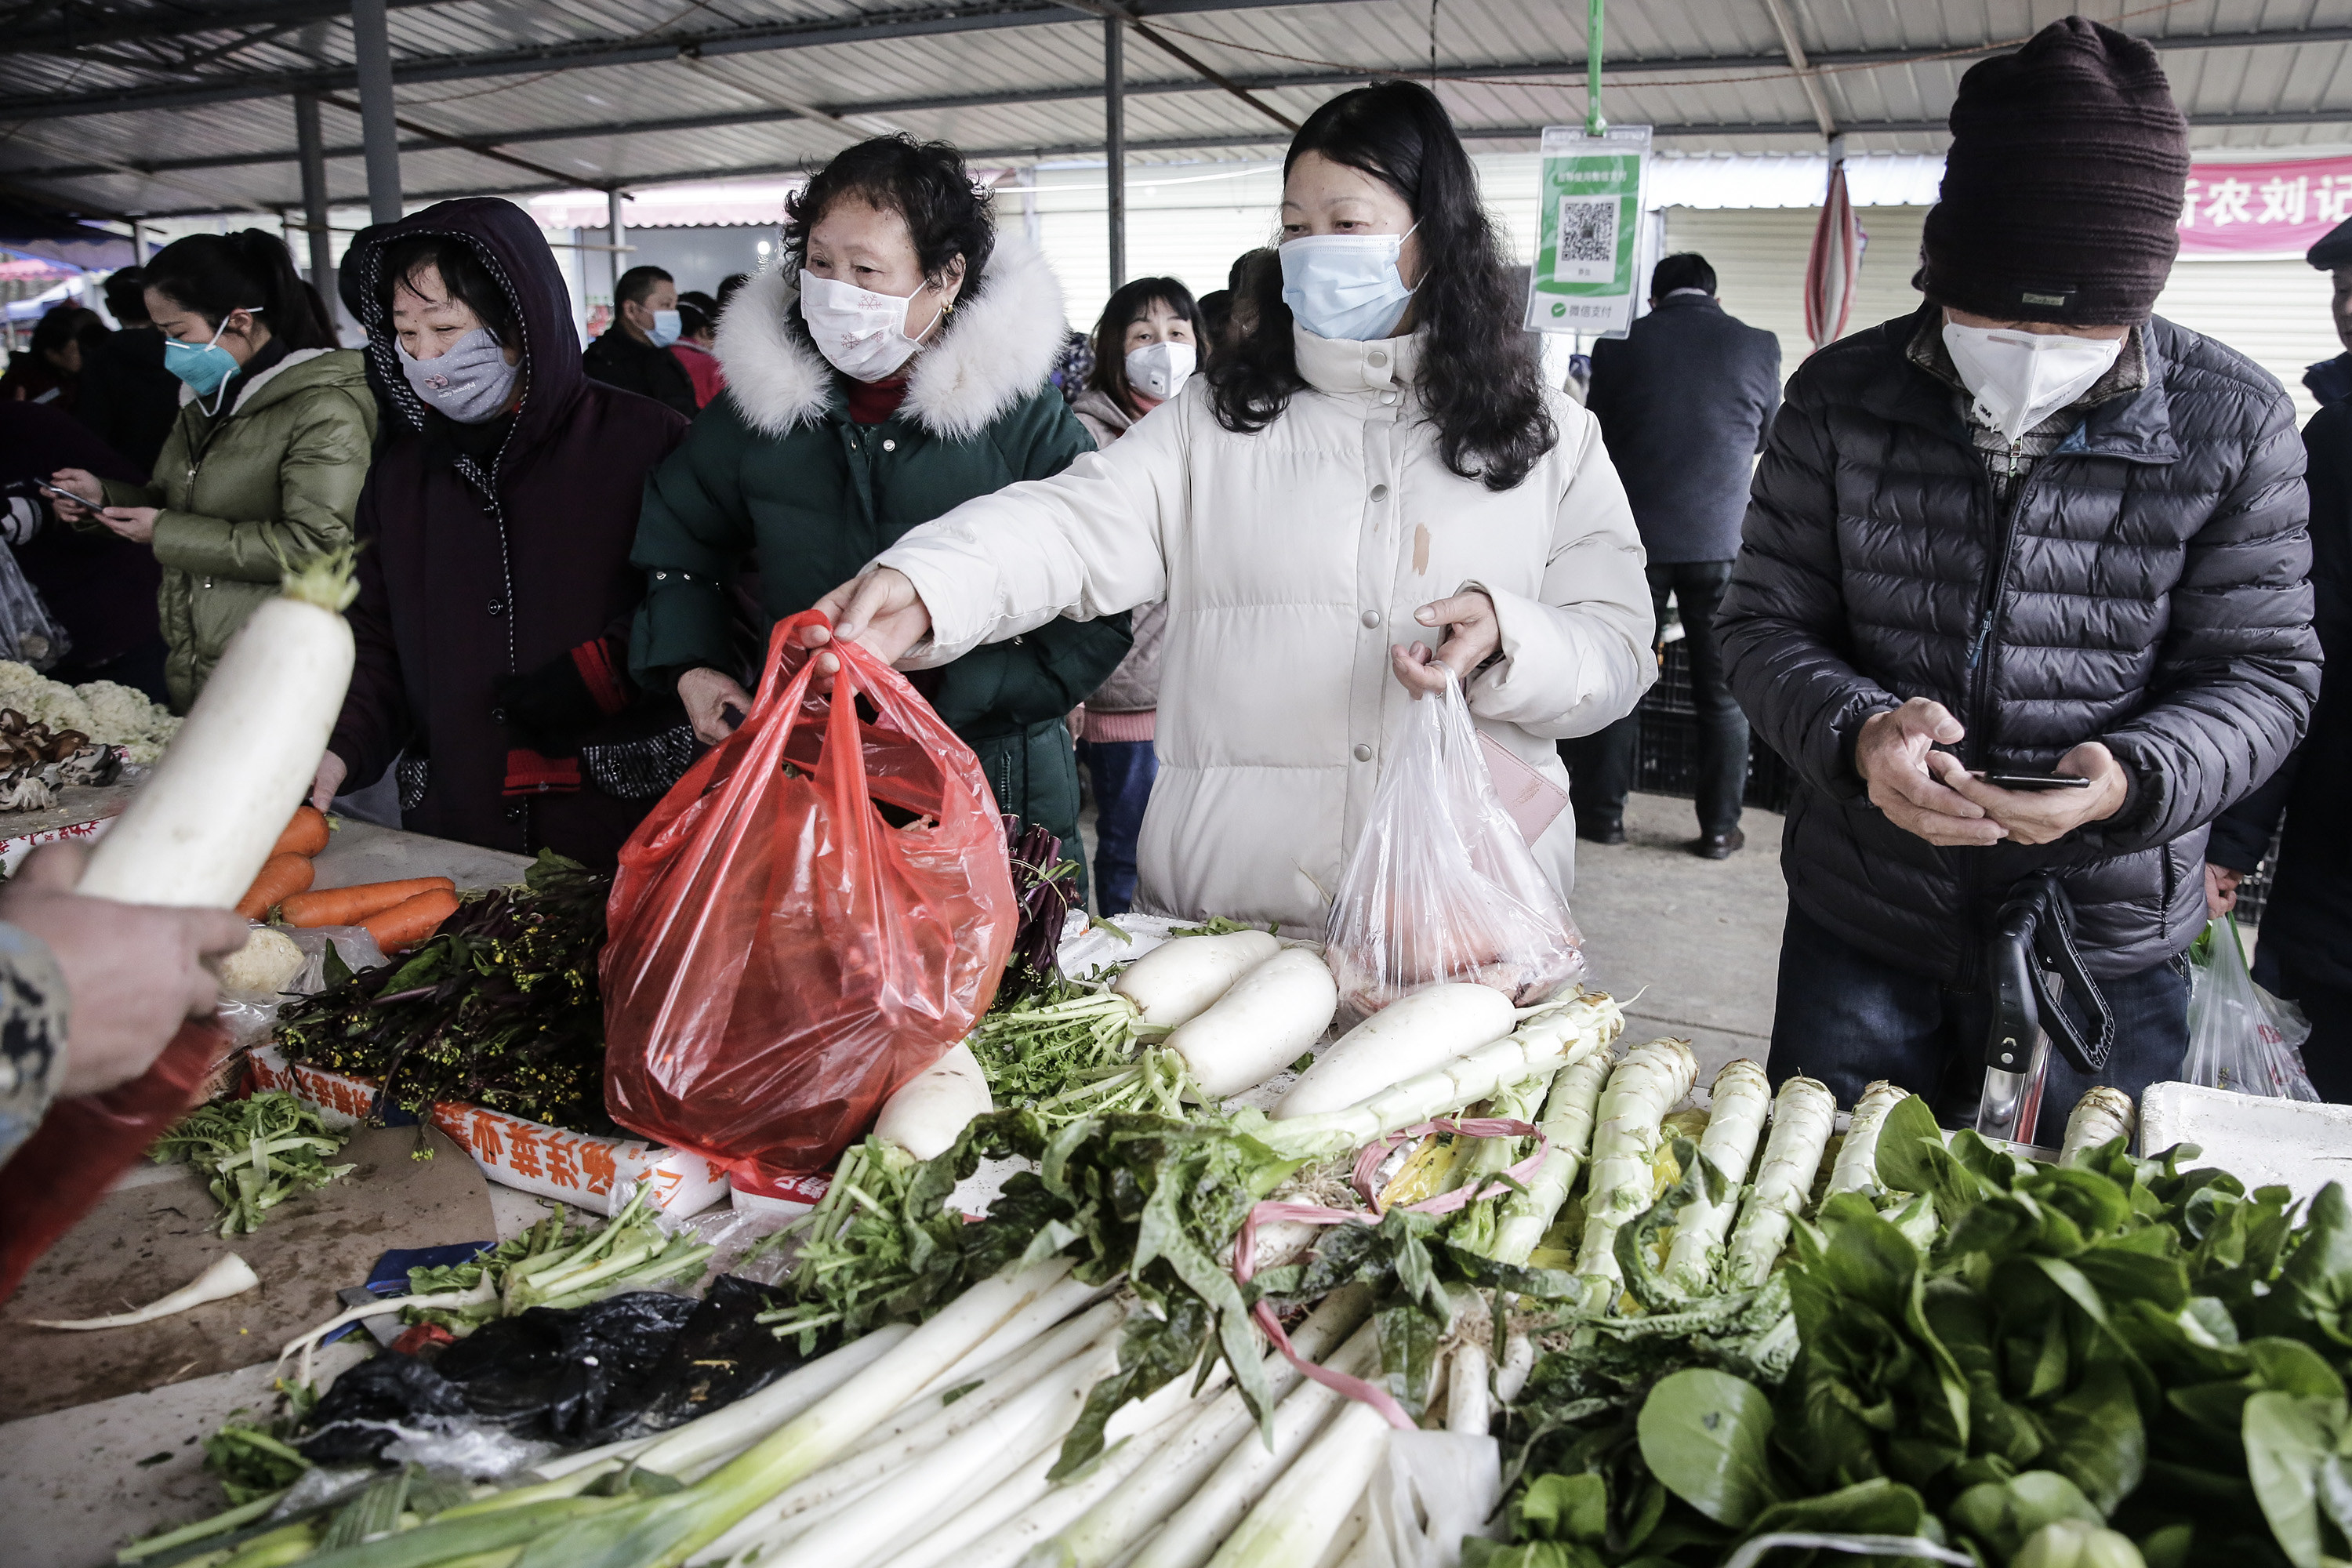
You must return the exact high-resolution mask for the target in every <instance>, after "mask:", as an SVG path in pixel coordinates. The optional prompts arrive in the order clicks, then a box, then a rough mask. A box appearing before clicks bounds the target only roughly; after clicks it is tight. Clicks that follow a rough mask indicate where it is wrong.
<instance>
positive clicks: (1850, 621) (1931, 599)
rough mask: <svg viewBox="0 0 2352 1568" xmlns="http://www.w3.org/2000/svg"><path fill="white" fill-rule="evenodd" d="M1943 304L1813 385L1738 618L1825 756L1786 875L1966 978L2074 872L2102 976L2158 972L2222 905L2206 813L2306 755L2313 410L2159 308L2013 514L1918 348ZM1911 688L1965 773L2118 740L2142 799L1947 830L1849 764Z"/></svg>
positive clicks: (1768, 713) (1829, 352) (1726, 635)
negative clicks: (2009, 825) (2023, 827)
mask: <svg viewBox="0 0 2352 1568" xmlns="http://www.w3.org/2000/svg"><path fill="white" fill-rule="evenodd" d="M1927 309H1933V307H1927ZM1920 320H1921V319H1920V317H1918V316H1916V315H1915V316H1908V317H1905V318H1903V319H1901V320H1899V321H1889V322H1886V323H1885V324H1884V325H1882V326H1878V327H1875V328H1873V329H1871V330H1870V331H1865V332H1861V333H1857V334H1855V335H1854V336H1853V337H1850V338H1848V339H1846V340H1844V341H1843V342H1839V343H1836V344H1834V345H1832V346H1831V347H1829V348H1826V349H1824V350H1822V352H1820V353H1816V354H1814V355H1813V357H1812V358H1811V359H1810V360H1808V361H1806V362H1805V363H1804V365H1803V367H1802V368H1801V369H1800V370H1799V371H1798V372H1797V374H1796V375H1795V376H1794V377H1793V378H1792V379H1791V380H1790V384H1789V389H1788V401H1787V402H1786V403H1785V404H1784V405H1783V406H1782V408H1781V411H1780V418H1779V420H1778V422H1777V423H1776V424H1775V425H1774V426H1773V431H1772V439H1771V444H1770V446H1769V447H1768V449H1767V450H1766V452H1765V455H1764V458H1763V460H1762V462H1761V463H1760V464H1759V467H1758V468H1757V472H1756V482H1755V489H1754V492H1753V496H1752V499H1751V500H1750V503H1749V507H1748V521H1747V526H1746V531H1745V535H1744V538H1743V541H1742V545H1741V550H1740V554H1739V561H1738V566H1737V567H1736V568H1735V570H1734V572H1733V574H1732V582H1731V589H1730V592H1729V594H1728V595H1727V597H1726V598H1725V600H1724V603H1723V610H1722V614H1721V617H1720V619H1719V620H1718V622H1717V626H1718V627H1719V630H1720V635H1721V637H1722V638H1723V650H1724V657H1725V659H1726V661H1727V664H1728V667H1729V674H1730V681H1731V687H1732V690H1733V691H1734V693H1735V694H1736V695H1737V696H1738V699H1739V703H1740V706H1741V707H1743V708H1745V709H1746V710H1748V718H1749V720H1750V721H1753V722H1754V723H1755V725H1756V726H1757V728H1758V729H1759V730H1760V731H1762V732H1763V734H1764V736H1765V738H1766V739H1767V740H1769V742H1771V744H1772V746H1773V747H1774V749H1776V750H1777V751H1779V752H1780V754H1781V755H1782V756H1783V757H1785V758H1786V759H1788V761H1789V763H1790V765H1791V766H1792V767H1793V768H1795V769H1796V771H1797V772H1798V773H1800V774H1801V777H1802V780H1803V784H1802V786H1801V788H1800V789H1799V790H1798V792H1797V797H1796V799H1795V800H1794V801H1793V802H1792V803H1791V805H1790V810H1789V817H1788V823H1787V826H1786V828H1785V831H1784V834H1783V837H1782V851H1781V868H1782V871H1783V874H1784V875H1785V876H1786V878H1787V879H1788V883H1789V894H1790V898H1791V899H1793V900H1795V901H1796V903H1797V904H1798V906H1799V907H1800V908H1801V909H1802V910H1804V911H1805V912H1806V913H1807V914H1809V915H1811V917H1812V918H1813V919H1815V920H1816V921H1820V922H1821V923H1822V925H1824V926H1826V927H1828V928H1829V929H1830V930H1831V931H1835V932H1836V933H1837V934H1838V935H1839V936H1841V937H1842V938H1843V939H1844V940H1845V941H1846V942H1850V943H1852V944H1853V946H1855V947H1857V948H1859V949H1861V950H1863V951H1864V952H1867V953H1870V954H1872V955H1873V956H1874V957H1876V958H1878V959H1879V960H1881V961H1882V962H1884V963H1889V964H1892V965H1895V966H1897V967H1900V968H1903V969H1906V970H1909V971H1912V972H1914V973H1921V974H1932V975H1936V976H1938V977H1941V978H1943V979H1944V980H1946V981H1948V982H1955V983H1958V984H1969V982H1970V981H1971V980H1972V978H1973V974H1974V970H1975V965H1976V962H1977V954H1978V952H1979V950H1980V948H1981V946H1982V942H1983V937H1984V933H1985V931H1986V929H1987V928H1988V927H1989V926H1990V923H1991V920H1992V917H1993V915H1994V913H1995V911H1996V910H1998V908H1999V906H2000V901H2001V899H2002V897H2003V895H2004V894H2005V893H2006V892H2007V891H2008V889H2010V888H2011V886H2012V885H2013V884H2014V883H2015V882H2016V881H2017V880H2018V879H2019V878H2021V876H2023V875H2024V874H2025V873H2027V872H2028V871H2032V870H2034V869H2037V868H2042V867H2051V866H2054V867H2063V868H2068V874H2067V876H2066V888H2067V891H2068V892H2069V893H2070V894H2071V895H2072V896H2073V898H2074V903H2075V907H2076V910H2077V913H2078V916H2079V921H2078V926H2079V932H2080V935H2081V938H2082V940H2083V943H2084V948H2085V949H2086V957H2087V958H2088V960H2089V963H2090V968H2091V970H2092V972H2093V973H2095V974H2098V975H2102V976H2113V975H2118V974H2127V973H2134V972H2136V971H2137V970H2141V969H2145V968H2147V966H2148V965H2150V964H2152V963H2158V962H2159V961H2161V960H2163V959H2166V958H2168V957H2170V956H2171V955H2173V954H2174V953H2177V952H2179V951H2180V950H2181V949H2182V948H2183V947H2185V946H2186V945H2187V944H2188V943H2189V941H2190V940H2191V939H2192V938H2194V937H2195V936H2196V935H2197V933H2198V931H2200V930H2201V929H2202V927H2203V924H2204V883H2203V876H2202V866H2201V862H2202V860H2203V858H2204V847H2205V829H2206V825H2207V824H2208V823H2210V821H2211V820H2212V819H2213V818H2214V817H2215V816H2217V815H2219V814H2220V813H2221V811H2222V810H2223V809H2224V808H2225V807H2227V806H2228V805H2231V802H2233V801H2235V800H2237V799H2238V798H2239V797H2241V796H2242V795H2245V794H2246V793H2247V792H2248V791H2250V790H2252V789H2253V788H2254V787H2255V786H2256V785H2257V784H2261V783H2262V782H2263V779H2265V778H2267V777H2268V776H2269V775H2270V773H2271V772H2272V771H2273V769H2275V768H2276V767H2277V766H2278V765H2279V763H2281V762H2282V761H2283V760H2284V758H2285V757H2286V755H2287V753H2288V752H2290V751H2292V750H2293V749H2294V744H2295V742H2296V740H2297V738H2298V737H2299V736H2300V735H2301V734H2302V732H2303V730H2304V726H2305V722H2306V721H2308V719H2309V717H2310V713H2311V707H2312V701H2313V699H2314V696H2315V693H2316V692H2317V689H2318V685H2319V644H2318V640H2317V638H2316V637H2315V635H2314V634H2313V631H2312V626H2311V616H2312V597H2311V589H2310V587H2309V585H2308V584H2307V583H2306V582H2305V576H2306V574H2307V571H2308V568H2309V566H2310V562H2311V546H2310V542H2309V539H2308V537H2307V536H2306V534H2305V531H2304V523H2305V512H2306V501H2305V494H2304V483H2303V464H2304V453H2303V446H2302V443H2301V442H2300V441H2299V440H2298V439H2297V438H2296V436H2295V430H2294V410H2293V405H2290V404H2289V403H2288V401H2287V398H2286V395H2285V394H2284V392H2282V391H2281V390H2280V388H2279V384H2278V383H2277V382H2276V381H2274V380H2273V379H2272V378H2271V377H2270V376H2269V375H2267V374H2264V373H2263V371H2261V370H2260V369H2258V368H2256V367H2255V366H2254V365H2253V364H2252V363H2250V362H2248V361H2247V360H2246V359H2244V358H2243V357H2242V356H2241V355H2239V354H2237V353H2233V352H2232V351H2231V350H2230V349H2227V348H2224V347H2223V346H2222V345H2221V344H2220V343H2218V342H2213V341H2212V340H2211V339H2210V338H2204V337H2200V336H2199V335H2198V334H2197V333H2195V332H2192V331H2188V330H2186V329H2184V328H2181V327H2178V326H2175V325H2173V324H2172V323H2171V322H2169V321H2161V320H2157V321H2150V322H2149V323H2148V325H2147V328H2146V330H2145V333H2144V342H2145V345H2146V349H2147V373H2148V374H2147V385H2146V387H2144V388H2143V389H2142V390H2140V391H2138V392H2137V393H2133V394H2130V395H2125V396H2119V397H2116V398H2114V399H2113V400H2111V401H2108V402H2105V403H2102V404H2099V405H2095V407H2093V408H2092V410H2091V412H2090V415H2089V416H2088V418H2086V419H2085V420H2084V424H2083V425H2082V426H2081V427H2080V428H2078V429H2077V430H2075V432H2074V434H2073V435H2071V436H2069V437H2067V438H2066V439H2065V440H2064V441H2063V443H2062V444H2061V445H2060V446H2059V447H2058V448H2057V449H2056V450H2055V451H2053V452H2052V453H2051V454H2050V455H2049V456H2048V457H2046V458H2042V460H2041V461H2040V462H2039V463H2038V464H2036V465H2035V467H2034V468H2033V469H2032V472H2031V473H2030V474H2029V475H2028V476H2027V477H2026V478H2025V479H2024V480H2023V481H2022V482H2021V484H2020V485H2019V486H2018V488H2017V493H2016V495H2015V497H2014V498H2013V500H2012V502H2011V504H2010V505H2009V506H2008V507H2007V508H2005V509H2004V508H2000V507H1999V506H1997V505H1996V503H1995V500H1994V497H1993V489H1992V485H1991V481H1990V479H1989V478H1988V476H1987V475H1986V472H1985V469H1984V467H1983V463H1982V460H1981V459H1980V458H1979V456H1978V454H1977V453H1976V452H1975V451H1974V450H1973V449H1972V448H1971V446H1970V443H1969V432H1968V428H1967V426H1966V423H1965V421H1964V420H1963V418H1962V416H1961V414H1960V411H1959V409H1958V406H1957V400H1956V396H1955V394H1954V392H1953V390H1952V389H1951V388H1950V387H1948V386H1946V385H1944V384H1940V383H1939V382H1937V380H1936V379H1935V378H1934V377H1933V376H1931V375H1930V374H1928V373H1927V371H1925V370H1923V369H1921V368H1920V367H1918V366H1916V365H1915V364H1913V363H1911V362H1910V361H1909V359H1908V358H1907V357H1906V347H1907V345H1908V344H1909V342H1910V341H1911V339H1912V336H1913V334H1914V333H1915V332H1916V331H1918V330H1919V327H1920ZM1911 697H1927V698H1932V699H1934V700H1936V701H1938V702H1941V703H1943V704H1944V705H1945V706H1946V707H1947V708H1948V709H1950V710H1952V712H1953V713H1954V714H1955V715H1956V716H1957V717H1958V719H1959V721H1960V722H1961V723H1962V724H1964V725H1965V726H1967V728H1968V737H1967V739H1966V740H1964V741H1963V742H1960V745H1959V747H1958V751H1959V753H1960V755H1961V757H1962V759H1963V760H1964V761H1965V762H1966V763H1968V764H1969V766H1970V767H1978V768H1993V769H2000V770H2005V771H2014V772H2026V773H2034V772H2048V771H2049V770H2050V769H2051V767H2052V766H2053V765H2054V764H2055V763H2056V762H2057V761H2058V759H2059V758H2060V757H2061V756H2063V754H2064V753H2065V752H2067V751H2068V750H2069V749H2070V748H2072V747H2073V746H2074V745H2076V744H2077V743H2079V742H2084V741H2091V740H2096V741H2100V742H2105V744H2106V745H2107V746H2108V748H2109V749H2111V750H2112V751H2113V752H2115V753H2116V757H2117V758H2118V759H2119V760H2120V761H2121V762H2122V763H2123V764H2124V766H2125V768H2126V770H2127V772H2128V773H2130V775H2131V789H2130V793H2129V795H2128V797H2127V799H2126V802H2125V804H2124V806H2123V808H2122V810H2121V811H2119V812H2118V813H2117V814H2116V816H2112V817H2110V818H2108V819H2107V820H2105V821H2104V822H2099V823H2095V824H2092V825H2091V826H2087V827H2084V828H2082V829H2079V830H2077V831H2076V832H2074V833H2072V834H2070V835H2068V836H2067V837H2064V838H2063V839H2061V840H2059V841H2058V842H2056V843H2054V844H2047V845H2042V846H2039V847H2032V846H2025V845H2012V844H2000V845H1994V846H1992V847H1987V848H1974V847H1970V848H1937V847H1935V846H1933V845H1930V844H1928V843H1927V842H1926V841H1925V840H1924V839H1921V838H1917V837H1914V836H1912V835H1911V834H1909V833H1907V832H1905V831H1904V830H1903V829H1901V828H1899V827H1897V826H1895V825H1894V824H1893V823H1891V822H1889V821H1887V820H1886V818H1885V817H1884V816H1881V815H1880V814H1879V813H1878V811H1877V810H1876V809H1875V808H1874V807H1873V806H1872V805H1870V803H1869V800H1868V799H1867V797H1866V795H1865V794H1864V785H1863V782H1862V780H1861V778H1860V776H1859V775H1857V774H1856V773H1854V771H1853V760H1852V759H1853V742H1854V737H1855V735H1856V733H1857V731H1860V729H1861V727H1862V724H1863V721H1864V720H1865V719H1867V718H1869V717H1870V716H1871V715H1872V714H1874V713H1876V712H1878V711H1880V710H1885V709H1888V708H1893V707H1895V706H1897V705H1898V704H1899V703H1901V702H1902V701H1903V700H1905V699H1907V698H1911Z"/></svg>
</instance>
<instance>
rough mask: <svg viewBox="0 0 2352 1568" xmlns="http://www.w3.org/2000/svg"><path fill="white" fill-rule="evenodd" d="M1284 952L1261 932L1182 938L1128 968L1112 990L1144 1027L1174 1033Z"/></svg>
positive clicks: (1113, 985) (1237, 932)
mask: <svg viewBox="0 0 2352 1568" xmlns="http://www.w3.org/2000/svg"><path fill="white" fill-rule="evenodd" d="M1281 951H1282V943H1280V942H1276V941H1275V940H1274V938H1273V936H1272V935H1270V934H1269V933H1267V932H1265V931H1228V932H1227V933H1225V934H1224V935H1223V936H1180V937H1178V938H1177V939H1176V940H1175V941H1173V942H1163V943H1161V944H1160V946H1158V947H1156V948H1154V949H1152V950H1151V951H1150V952H1147V953H1145V954H1144V955H1143V956H1142V957H1141V958H1139V959H1137V960H1136V961H1135V962H1134V963H1130V964H1129V965H1128V966H1127V968H1126V969H1125V970H1124V971H1122V972H1121V973H1120V974H1119V977H1118V980H1117V981H1115V982H1113V983H1112V984H1111V989H1112V990H1113V991H1115V992H1117V993H1118V994H1119V995H1121V996H1124V997H1126V998H1127V999H1128V1000H1129V1001H1130V1002H1132V1003H1134V1004H1135V1005H1136V1006H1137V1008H1138V1009H1139V1010H1140V1011H1141V1013H1142V1016H1143V1022H1145V1023H1146V1024H1150V1025H1152V1026H1155V1027H1158V1028H1162V1029H1172V1028H1174V1027H1175V1026H1177V1025H1179V1024H1188V1023H1190V1022H1192V1020H1193V1019H1194V1018H1197V1017H1199V1016H1201V1015H1202V1013H1204V1012H1206V1011H1208V1009H1209V1007H1210V1005H1211V1004H1213V1003H1214V1002H1215V1001H1216V1000H1217V998H1219V997H1220V996H1223V994H1225V993H1226V992H1228V991H1230V990H1232V989H1233V986H1234V982H1235V981H1237V980H1239V979H1240V978H1241V977H1242V976H1243V975H1244V974H1247V973H1249V972H1250V971H1251V970H1253V969H1255V968H1256V967H1257V966H1258V965H1259V964H1261V963H1265V961H1266V960H1267V959H1269V958H1272V957H1273V956H1274V955H1275V954H1276V953H1277V952H1281Z"/></svg>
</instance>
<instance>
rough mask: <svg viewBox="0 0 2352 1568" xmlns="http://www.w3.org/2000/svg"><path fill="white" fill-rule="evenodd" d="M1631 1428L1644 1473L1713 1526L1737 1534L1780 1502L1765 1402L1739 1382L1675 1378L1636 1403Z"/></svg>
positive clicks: (1717, 1375)
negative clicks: (1634, 1424)
mask: <svg viewBox="0 0 2352 1568" xmlns="http://www.w3.org/2000/svg"><path fill="white" fill-rule="evenodd" d="M1638 1430H1639V1432H1640V1435H1641V1442H1642V1458H1643V1462H1644V1463H1645V1464H1647V1465H1648V1466H1649V1467H1650V1473H1651V1474H1652V1475H1654V1476H1655V1477H1657V1478H1658V1479H1659V1480H1661V1481H1663V1482H1664V1483H1665V1484H1666V1486H1667V1487H1669V1488H1671V1489H1673V1490H1674V1492H1675V1495H1676V1496H1678V1497H1680V1498H1681V1499H1682V1500H1684V1501H1685V1502H1687V1503H1689V1504H1690V1505H1691V1506H1692V1507H1693V1508H1695V1509H1696V1510H1699V1512H1701V1513H1703V1514H1705V1515H1706V1517H1707V1518H1709V1519H1711V1520H1713V1521H1716V1522H1717V1524H1727V1525H1730V1526H1732V1527H1733V1528H1734V1529H1738V1528H1739V1527H1741V1526H1743V1525H1746V1524H1748V1522H1749V1521H1752V1520H1754V1519H1755V1518H1756V1516H1757V1515H1758V1514H1759V1513H1761V1512H1763V1511H1764V1510H1765V1509H1766V1507H1768V1506H1769V1505H1770V1504H1772V1503H1774V1502H1777V1501H1779V1500H1780V1487H1779V1485H1778V1484H1777V1483H1776V1482H1775V1481H1774V1480H1773V1479H1772V1467H1771V1460H1770V1455H1771V1447H1772V1402H1771V1401H1770V1400H1769V1399H1767V1398H1765V1397H1764V1394H1763V1393H1762V1391H1761V1390H1759V1389H1758V1388H1757V1386H1756V1385H1755V1384H1752V1383H1749V1382H1748V1381H1747V1380H1746V1379H1745V1378H1738V1377H1734V1376H1732V1375H1731V1374H1730V1373H1727V1372H1715V1371H1712V1370H1709V1369H1707V1368H1705V1367H1691V1368H1688V1369H1686V1370H1685V1371H1682V1372H1678V1373H1674V1374H1673V1375H1671V1376H1669V1377H1666V1378H1664V1379H1663V1380H1661V1381H1660V1383H1659V1384H1658V1385H1657V1386H1656V1387H1655V1388H1654V1389H1652V1390H1651V1391H1650V1397H1649V1398H1648V1399H1647V1400H1645V1401H1643V1405H1642V1415H1641V1419H1640V1423H1639V1426H1638Z"/></svg>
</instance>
